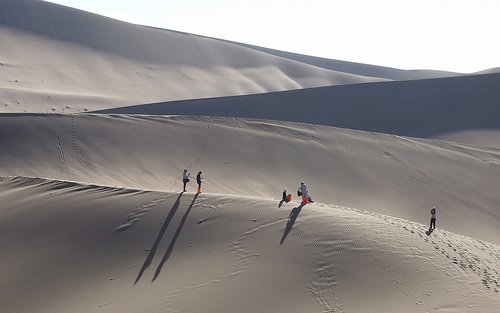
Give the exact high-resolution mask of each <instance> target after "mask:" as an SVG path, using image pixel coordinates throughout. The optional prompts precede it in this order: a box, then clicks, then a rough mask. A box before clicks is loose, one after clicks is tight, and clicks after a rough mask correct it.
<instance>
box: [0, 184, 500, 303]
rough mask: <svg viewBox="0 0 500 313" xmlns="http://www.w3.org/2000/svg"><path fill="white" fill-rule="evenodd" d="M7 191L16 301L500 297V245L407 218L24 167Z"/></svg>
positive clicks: (5, 299)
mask: <svg viewBox="0 0 500 313" xmlns="http://www.w3.org/2000/svg"><path fill="white" fill-rule="evenodd" d="M0 195H1V197H2V206H1V210H0V229H1V233H2V236H0V246H1V247H2V250H3V251H4V252H7V251H8V253H4V254H3V256H2V258H1V259H0V266H1V268H2V269H3V270H2V271H1V274H0V287H1V289H2V292H1V293H0V302H1V303H2V310H3V311H5V312H14V311H15V312H18V313H22V312H34V311H37V312H54V313H55V312H94V311H99V312H139V311H140V312H174V311H175V312H368V311H369V312H403V311H404V312H425V311H434V310H436V311H441V310H443V311H447V312H481V313H485V312H498V310H499V309H500V297H499V296H498V294H499V288H500V286H499V283H500V274H499V272H500V247H498V246H496V245H493V244H490V243H487V242H482V241H477V240H474V239H470V238H467V237H463V236H460V235H457V234H454V233H451V232H448V231H442V230H439V229H438V230H436V231H434V232H433V233H432V234H431V235H429V236H428V235H426V234H425V226H424V225H421V224H417V223H412V222H408V221H406V220H402V219H397V218H392V217H388V216H384V215H379V214H374V213H369V212H364V211H359V210H354V209H350V208H346V207H340V206H327V205H323V204H312V205H307V206H305V207H302V208H301V207H297V203H289V204H285V205H284V206H282V207H281V208H279V209H278V208H277V207H276V206H277V202H276V201H273V200H270V199H259V198H252V197H241V196H227V195H211V194H201V195H197V196H195V195H194V194H192V193H185V194H182V195H179V194H177V193H160V192H145V191H138V190H127V189H115V188H109V187H100V186H89V185H80V184H74V183H68V182H62V181H50V180H42V179H27V178H20V177H18V178H1V179H0ZM41 269H43V270H41Z"/></svg>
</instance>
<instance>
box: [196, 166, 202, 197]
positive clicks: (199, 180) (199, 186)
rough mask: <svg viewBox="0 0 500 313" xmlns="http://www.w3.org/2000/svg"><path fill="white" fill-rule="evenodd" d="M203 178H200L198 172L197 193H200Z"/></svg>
mask: <svg viewBox="0 0 500 313" xmlns="http://www.w3.org/2000/svg"><path fill="white" fill-rule="evenodd" d="M202 179H203V177H201V171H199V172H198V175H196V182H197V183H198V193H201V180H202Z"/></svg>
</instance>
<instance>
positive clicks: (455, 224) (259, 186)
mask: <svg viewBox="0 0 500 313" xmlns="http://www.w3.org/2000/svg"><path fill="white" fill-rule="evenodd" d="M1 118H2V123H0V135H1V137H0V151H2V154H1V155H0V175H2V176H28V177H47V178H55V179H62V180H71V181H80V182H89V183H94V184H98V185H108V186H120V187H127V188H135V189H153V190H162V191H170V192H175V191H178V190H181V189H180V188H181V181H180V174H181V171H182V169H183V168H188V169H189V170H190V171H191V173H192V174H193V175H195V174H196V173H197V171H198V170H203V171H204V173H205V175H206V186H205V187H206V191H207V192H210V193H217V194H232V195H241V196H261V197H266V198H270V197H271V198H274V197H279V196H280V195H281V192H282V191H283V190H282V188H284V187H288V188H289V190H290V191H291V192H292V193H295V191H296V190H295V188H298V184H299V182H300V180H301V179H304V180H305V181H306V182H307V183H308V184H309V187H310V188H311V193H312V194H313V196H314V198H316V200H318V201H320V202H323V203H332V204H339V205H345V206H348V207H353V208H358V209H363V210H367V211H374V212H378V213H383V214H387V215H392V216H396V217H400V218H404V219H406V220H411V221H416V222H420V223H422V224H426V223H428V219H429V216H428V215H429V214H428V212H427V211H428V208H429V207H431V206H438V207H439V208H440V217H441V218H440V222H439V223H440V225H439V227H440V228H444V229H447V230H449V231H453V232H457V233H460V234H463V235H467V236H470V237H473V238H477V239H481V240H487V241H489V242H492V243H497V244H498V243H500V241H499V238H500V237H499V236H498V229H500V211H499V210H498V205H497V204H498V203H499V201H500V199H499V195H498V192H497V186H498V183H499V177H500V172H499V166H498V165H499V163H500V154H499V153H500V152H499V151H498V149H488V148H479V147H474V146H467V145H464V144H458V143H451V142H440V141H429V140H417V139H411V138H406V137H398V136H391V135H383V134H377V133H367V132H360V131H349V130H345V129H337V128H330V127H321V126H313V125H308V124H294V123H284V122H271V121H256V120H243V119H228V118H202V117H163V116H106V115H102V116H100V115H83V116H78V115H70V116H65V115H6V116H2V117H1ZM430 159H432V162H429V160H430ZM193 184H194V183H193ZM190 188H191V189H190V190H193V188H194V187H190Z"/></svg>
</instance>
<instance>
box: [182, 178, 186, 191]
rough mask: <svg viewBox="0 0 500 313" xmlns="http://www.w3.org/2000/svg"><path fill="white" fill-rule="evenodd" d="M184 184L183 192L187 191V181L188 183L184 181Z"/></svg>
mask: <svg viewBox="0 0 500 313" xmlns="http://www.w3.org/2000/svg"><path fill="white" fill-rule="evenodd" d="M182 182H183V183H184V189H183V190H184V191H186V184H187V181H186V180H183V181H182Z"/></svg>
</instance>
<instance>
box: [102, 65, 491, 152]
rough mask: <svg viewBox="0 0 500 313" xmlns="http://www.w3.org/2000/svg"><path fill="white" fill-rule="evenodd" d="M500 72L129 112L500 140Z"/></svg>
mask: <svg viewBox="0 0 500 313" xmlns="http://www.w3.org/2000/svg"><path fill="white" fill-rule="evenodd" d="M499 85H500V74H490V75H476V76H464V77H452V78H441V79H429V80H416V81H398V82H384V83H371V84H359V85H348V86H332V87H322V88H310V89H303V90H294V91H286V92H276V93H266V94H258V95H247V96H238V97H223V98H212V99H195V100H187V101H174V102H161V103H154V104H146V105H135V106H131V107H123V108H118V109H111V110H105V111H102V112H105V113H123V114H181V115H209V116H233V117H246V118H261V119H273V120H281V121H296V122H303V123H312V124H321V125H330V126H336V127H342V128H351V129H357V130H365V131H375V132H382V133H389V134H396V135H403V136H412V137H422V138H440V139H445V140H453V141H459V142H465V143H469V144H475V145H482V146H492V147H500V132H499V130H500V121H499V119H498V118H497V116H500V106H498V102H499V101H500V93H499V92H498V88H497V86H499Z"/></svg>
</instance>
